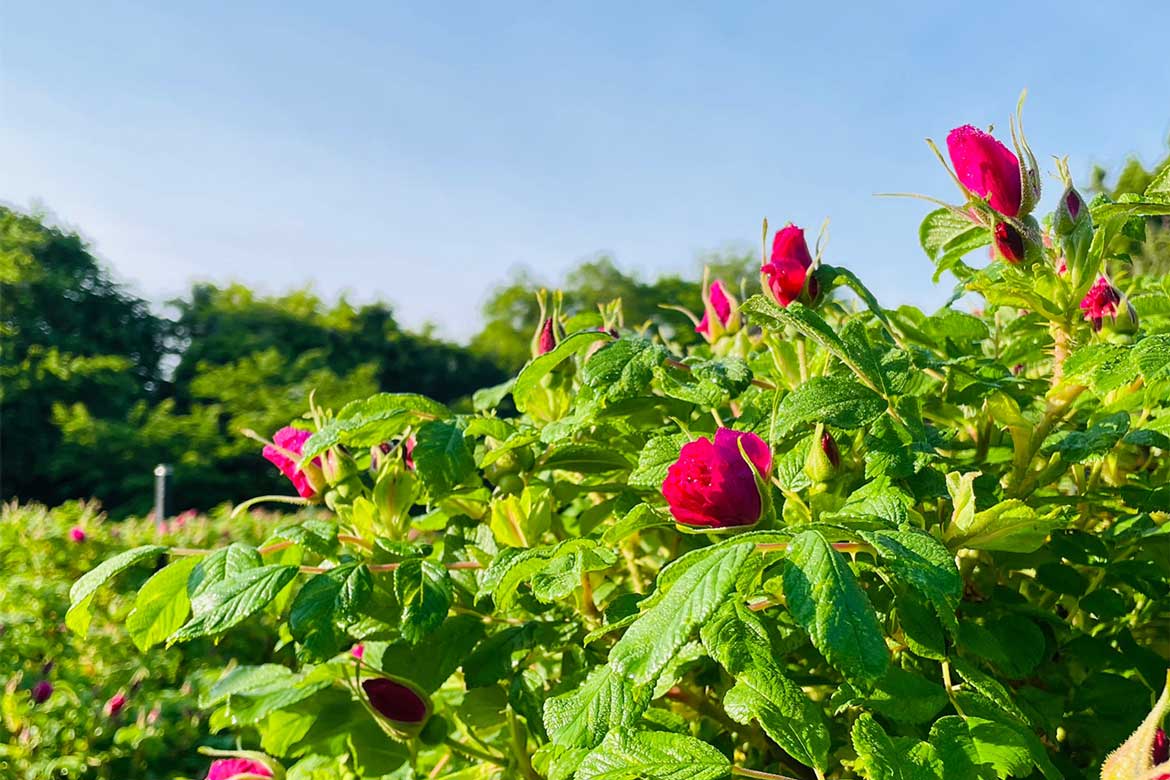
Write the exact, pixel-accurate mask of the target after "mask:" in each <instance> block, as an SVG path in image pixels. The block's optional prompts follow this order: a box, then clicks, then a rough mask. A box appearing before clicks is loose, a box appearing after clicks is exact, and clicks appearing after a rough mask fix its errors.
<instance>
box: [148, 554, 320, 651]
mask: <svg viewBox="0 0 1170 780" xmlns="http://www.w3.org/2000/svg"><path fill="white" fill-rule="evenodd" d="M296 576H297V567H296V566H281V565H272V566H260V567H257V568H254V569H247V570H245V571H242V572H238V573H236V574H232V575H230V576H229V577H227V579H224V580H221V581H219V582H217V583H215V584H214V585H211V586H210V587H208V588H207V589H206V590H203V591H202V592H200V593H199V594H198V595H196V596H193V597H192V598H191V614H192V618H191V620H190V621H189V622H188V623H187V624H186V625H184V626H183V627H182V628H180V629H179V630H178V631H176V632H175V633H173V634H171V636H170V638H169V639H168V640H167V644H168V645H173V644H175V643H176V642H186V641H189V640H191V639H195V638H197V637H201V636H214V635H216V634H221V633H223V632H224V631H226V630H227V629H229V628H231V627H232V626H235V625H237V624H239V623H241V622H243V621H244V620H246V619H248V618H249V617H250V616H252V615H254V614H256V613H257V612H259V611H260V610H261V609H263V608H264V606H265V605H266V604H267V603H268V602H270V601H272V599H274V598H276V594H277V593H279V592H280V591H281V589H282V588H284V586H285V585H287V584H289V583H290V582H292V580H293V578H294V577H296Z"/></svg>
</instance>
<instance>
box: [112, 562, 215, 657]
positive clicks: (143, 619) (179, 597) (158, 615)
mask: <svg viewBox="0 0 1170 780" xmlns="http://www.w3.org/2000/svg"><path fill="white" fill-rule="evenodd" d="M199 561H200V558H198V557H190V558H180V559H179V560H177V561H175V562H174V563H171V564H169V565H167V566H166V567H165V568H162V569H159V570H158V571H157V572H155V573H154V575H153V576H152V577H151V578H150V579H149V580H147V581H146V584H144V585H143V586H142V588H141V589H140V590H139V591H138V596H137V597H136V598H135V600H134V609H133V610H131V612H130V614H129V615H127V616H126V633H128V634H130V638H131V639H132V640H133V641H134V645H135V646H136V647H137V648H138V649H139V650H140V651H142V652H146V651H147V650H148V649H150V648H151V647H153V646H154V645H157V644H158V643H160V642H163V641H165V640H166V638H167V637H168V636H170V635H171V634H172V633H174V632H175V631H176V630H178V628H179V627H180V626H182V625H183V622H184V621H186V620H187V615H188V614H189V613H190V611H191V601H190V599H189V598H188V597H187V580H188V578H189V577H190V576H191V571H192V570H193V569H194V568H195V566H196V564H198V563H199Z"/></svg>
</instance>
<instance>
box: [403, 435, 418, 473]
mask: <svg viewBox="0 0 1170 780" xmlns="http://www.w3.org/2000/svg"><path fill="white" fill-rule="evenodd" d="M417 443H418V440H417V439H415V438H414V437H413V436H408V437H407V439H406V441H404V442H403V443H402V462H403V463H404V464H405V465H406V468H407V469H409V470H410V471H414V445H415V444H417Z"/></svg>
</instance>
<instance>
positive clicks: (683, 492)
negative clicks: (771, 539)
mask: <svg viewBox="0 0 1170 780" xmlns="http://www.w3.org/2000/svg"><path fill="white" fill-rule="evenodd" d="M741 442H742V444H743V452H744V453H746V454H747V457H748V458H749V459H750V461H751V463H750V464H749V463H748V462H747V461H745V460H744V457H743V454H741V453H740V443H741ZM753 467H754V468H753ZM771 470H772V451H771V449H770V448H769V447H768V445H767V444H765V443H764V440H763V439H761V438H760V437H759V436H756V435H755V434H754V433H744V432H741V431H733V430H731V429H729V428H720V429H719V430H717V431H716V432H715V440H714V441H711V440H710V439H707V438H702V439H696V440H695V441H692V442H690V443H688V444H685V445H683V448H682V450H681V451H680V452H679V455H678V460H677V461H676V462H675V463H674V465H672V466H671V467H670V469H669V470H668V471H667V474H666V480H665V481H664V482H663V483H662V495H663V496H664V497H665V498H666V503H667V504H668V505H669V506H670V513H671V515H673V516H674V519H675V520H677V521H678V522H679V523H680V524H682V525H685V526H690V527H693V528H711V529H720V528H736V527H741V526H751V525H755V524H756V523H758V522H759V520H760V517H761V515H762V514H763V509H764V497H763V496H762V495H761V494H760V486H759V485H758V484H757V482H756V474H757V472H758V473H759V476H760V479H761V480H762V481H763V482H764V483H765V484H766V483H767V480H768V475H769V473H770V472H771Z"/></svg>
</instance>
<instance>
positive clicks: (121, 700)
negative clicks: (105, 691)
mask: <svg viewBox="0 0 1170 780" xmlns="http://www.w3.org/2000/svg"><path fill="white" fill-rule="evenodd" d="M125 707H126V694H124V693H122V692H121V691H118V692H117V693H115V694H114V695H113V696H111V697H110V699H109V701H107V702H106V706H105V707H104V708H103V711H104V712H105V713H106V717H107V718H116V717H117V716H118V714H119V713H121V712H122V710H123V709H124V708H125Z"/></svg>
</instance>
